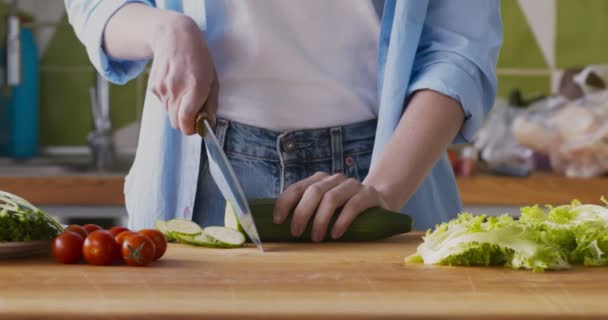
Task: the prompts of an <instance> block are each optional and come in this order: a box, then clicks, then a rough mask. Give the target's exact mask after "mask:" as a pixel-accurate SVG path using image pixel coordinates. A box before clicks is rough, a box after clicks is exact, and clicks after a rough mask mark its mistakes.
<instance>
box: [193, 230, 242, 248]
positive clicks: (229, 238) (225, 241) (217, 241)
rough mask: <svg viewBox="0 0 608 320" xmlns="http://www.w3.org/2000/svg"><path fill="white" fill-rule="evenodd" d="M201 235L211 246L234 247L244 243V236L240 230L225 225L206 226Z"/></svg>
mask: <svg viewBox="0 0 608 320" xmlns="http://www.w3.org/2000/svg"><path fill="white" fill-rule="evenodd" d="M202 236H203V237H205V238H207V239H206V240H207V241H208V242H211V243H212V244H213V246H215V247H219V248H236V247H240V246H242V245H243V243H245V236H244V235H243V233H241V232H240V231H237V230H234V229H230V228H225V227H207V228H205V230H204V232H203V234H202Z"/></svg>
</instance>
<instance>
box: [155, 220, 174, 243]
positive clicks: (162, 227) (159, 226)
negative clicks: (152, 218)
mask: <svg viewBox="0 0 608 320" xmlns="http://www.w3.org/2000/svg"><path fill="white" fill-rule="evenodd" d="M154 227H155V228H156V230H158V231H160V232H161V233H162V234H164V235H165V238H167V241H171V242H172V241H175V240H176V239H175V237H174V236H173V234H172V233H171V232H169V229H168V228H167V222H166V221H164V220H156V222H154Z"/></svg>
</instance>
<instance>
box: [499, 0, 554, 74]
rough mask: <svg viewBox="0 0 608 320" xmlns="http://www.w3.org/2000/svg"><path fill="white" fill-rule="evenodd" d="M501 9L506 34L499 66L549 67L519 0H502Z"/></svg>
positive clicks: (518, 67) (521, 67)
mask: <svg viewBox="0 0 608 320" xmlns="http://www.w3.org/2000/svg"><path fill="white" fill-rule="evenodd" d="M500 10H501V16H502V21H503V24H504V36H503V47H502V49H501V51H500V58H499V60H498V67H499V68H517V69H539V68H547V62H545V58H544V56H543V54H542V53H541V51H540V48H539V47H538V44H537V43H536V40H535V38H534V35H533V34H532V31H531V30H530V27H529V26H528V22H527V21H526V19H525V17H524V14H523V12H522V11H521V8H520V7H519V4H518V3H517V1H516V0H503V1H501V3H500Z"/></svg>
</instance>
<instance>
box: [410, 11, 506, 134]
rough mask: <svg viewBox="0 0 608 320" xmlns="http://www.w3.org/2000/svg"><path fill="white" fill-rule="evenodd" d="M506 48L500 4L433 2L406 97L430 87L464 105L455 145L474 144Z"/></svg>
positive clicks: (492, 101)
mask: <svg viewBox="0 0 608 320" xmlns="http://www.w3.org/2000/svg"><path fill="white" fill-rule="evenodd" d="M501 44H502V23H501V19H500V3H499V1H498V0H460V1H453V0H431V1H430V2H429V8H428V11H427V18H426V20H425V24H424V27H423V32H422V35H421V39H420V44H419V47H418V50H417V53H416V58H415V60H414V67H413V71H412V77H411V80H410V87H409V89H408V93H407V96H408V97H409V96H410V95H411V94H412V93H414V92H415V91H417V90H421V89H430V90H434V91H437V92H440V93H442V94H445V95H447V96H450V97H451V98H453V99H455V100H457V101H458V102H460V105H461V106H462V109H463V111H464V114H465V122H464V124H463V126H462V128H461V130H460V132H459V134H458V136H457V137H456V140H455V142H456V143H459V142H470V141H471V139H472V137H473V135H474V134H475V132H476V130H477V129H478V128H479V126H480V124H481V121H482V120H483V118H484V115H485V114H486V113H487V112H488V111H489V110H490V108H491V107H492V105H493V104H494V99H495V96H496V87H497V80H496V71H495V70H496V62H497V60H498V53H499V50H500V46H501Z"/></svg>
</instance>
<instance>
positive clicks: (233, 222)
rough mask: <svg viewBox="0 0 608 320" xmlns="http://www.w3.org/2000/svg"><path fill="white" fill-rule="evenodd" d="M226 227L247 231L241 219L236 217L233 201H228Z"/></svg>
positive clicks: (225, 213)
mask: <svg viewBox="0 0 608 320" xmlns="http://www.w3.org/2000/svg"><path fill="white" fill-rule="evenodd" d="M224 227H226V228H230V229H234V230H236V231H239V232H245V230H243V226H241V224H240V223H239V219H238V218H237V217H236V210H234V206H233V205H232V202H230V201H226V210H224Z"/></svg>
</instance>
